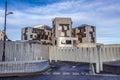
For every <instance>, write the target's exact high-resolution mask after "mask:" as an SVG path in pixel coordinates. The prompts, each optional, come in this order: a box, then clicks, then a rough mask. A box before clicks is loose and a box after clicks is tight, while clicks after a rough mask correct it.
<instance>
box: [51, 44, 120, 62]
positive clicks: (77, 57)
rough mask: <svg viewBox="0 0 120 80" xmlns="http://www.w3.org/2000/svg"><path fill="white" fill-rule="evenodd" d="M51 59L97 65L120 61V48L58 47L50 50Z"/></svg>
mask: <svg viewBox="0 0 120 80" xmlns="http://www.w3.org/2000/svg"><path fill="white" fill-rule="evenodd" d="M49 51H50V52H49V57H50V58H49V59H50V60H56V61H57V60H60V61H75V62H87V63H97V62H99V61H102V62H107V61H114V60H120V46H114V47H106V46H105V47H104V46H100V47H99V48H98V47H57V46H51V47H50V48H49Z"/></svg>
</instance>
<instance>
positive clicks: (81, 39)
mask: <svg viewBox="0 0 120 80" xmlns="http://www.w3.org/2000/svg"><path fill="white" fill-rule="evenodd" d="M73 35H74V37H77V38H78V40H77V41H76V44H80V43H86V44H89V43H96V27H95V26H91V25H87V24H83V25H81V26H78V27H76V28H73Z"/></svg>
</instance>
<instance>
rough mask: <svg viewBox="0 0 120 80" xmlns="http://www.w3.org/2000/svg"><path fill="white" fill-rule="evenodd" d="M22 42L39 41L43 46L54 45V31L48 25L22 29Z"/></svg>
mask: <svg viewBox="0 0 120 80" xmlns="http://www.w3.org/2000/svg"><path fill="white" fill-rule="evenodd" d="M21 33H22V36H21V37H22V40H31V41H33V40H34V41H35V40H38V41H40V42H41V43H42V44H52V38H51V37H52V29H51V28H50V27H49V26H47V25H37V26H34V27H25V28H23V29H22V32H21Z"/></svg>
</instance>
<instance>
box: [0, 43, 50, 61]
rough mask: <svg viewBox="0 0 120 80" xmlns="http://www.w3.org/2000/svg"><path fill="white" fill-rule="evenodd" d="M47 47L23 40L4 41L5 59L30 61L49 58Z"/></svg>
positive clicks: (0, 59)
mask: <svg viewBox="0 0 120 80" xmlns="http://www.w3.org/2000/svg"><path fill="white" fill-rule="evenodd" d="M2 46H3V43H2V41H0V61H2V54H3V51H2V48H3V47H2ZM48 52H49V47H48V46H46V45H41V44H32V43H25V42H6V53H5V59H6V61H30V60H39V59H46V60H48V59H49V54H48Z"/></svg>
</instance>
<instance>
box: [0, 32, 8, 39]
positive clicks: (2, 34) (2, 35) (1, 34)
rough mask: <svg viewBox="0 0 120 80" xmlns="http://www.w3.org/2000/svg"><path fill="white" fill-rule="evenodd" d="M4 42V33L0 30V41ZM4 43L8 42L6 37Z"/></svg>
mask: <svg viewBox="0 0 120 80" xmlns="http://www.w3.org/2000/svg"><path fill="white" fill-rule="evenodd" d="M3 40H4V31H2V30H0V41H3ZM6 41H9V39H8V37H7V36H6Z"/></svg>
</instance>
